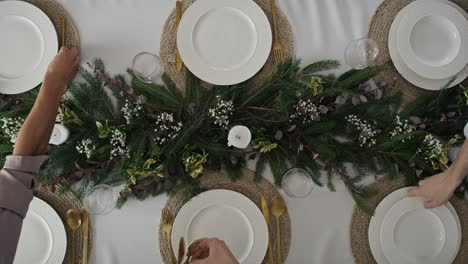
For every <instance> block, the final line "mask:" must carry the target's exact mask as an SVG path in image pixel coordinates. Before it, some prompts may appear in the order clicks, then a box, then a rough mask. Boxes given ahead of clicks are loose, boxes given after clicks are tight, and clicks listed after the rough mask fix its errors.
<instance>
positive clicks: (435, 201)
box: [409, 140, 468, 208]
mask: <svg viewBox="0 0 468 264" xmlns="http://www.w3.org/2000/svg"><path fill="white" fill-rule="evenodd" d="M467 175H468V140H465V143H464V144H463V146H462V147H461V149H460V151H459V152H458V155H457V158H456V159H455V161H454V162H453V164H452V166H450V168H449V169H448V170H447V171H445V172H443V173H440V174H437V175H435V176H432V177H430V178H427V179H424V180H422V181H420V182H419V187H416V188H412V189H411V190H410V191H409V195H410V196H420V197H423V198H425V199H426V203H425V204H424V206H425V207H426V208H434V207H438V206H441V205H443V204H445V203H447V202H448V201H449V200H450V198H452V196H453V194H454V192H455V190H456V189H457V187H458V186H459V185H460V184H461V183H462V181H463V179H464V178H465V176H467Z"/></svg>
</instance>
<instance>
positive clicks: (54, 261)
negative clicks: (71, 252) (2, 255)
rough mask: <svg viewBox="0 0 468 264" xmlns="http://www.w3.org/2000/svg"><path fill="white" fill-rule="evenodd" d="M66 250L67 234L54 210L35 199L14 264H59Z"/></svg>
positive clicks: (30, 206) (28, 214)
mask: <svg viewBox="0 0 468 264" xmlns="http://www.w3.org/2000/svg"><path fill="white" fill-rule="evenodd" d="M66 251H67V234H66V232H65V226H64V225H63V222H62V220H61V219H60V217H59V216H58V214H57V213H56V212H55V210H54V209H53V208H52V207H51V206H50V205H48V204H47V203H46V202H44V201H43V200H41V199H39V198H36V197H34V199H33V200H32V202H31V204H30V205H29V211H28V213H27V214H26V217H25V218H24V222H23V228H22V230H21V236H20V240H19V244H18V249H17V250H16V256H15V261H14V264H31V263H34V264H61V263H62V262H63V260H64V258H65V253H66Z"/></svg>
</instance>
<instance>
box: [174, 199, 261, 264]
mask: <svg viewBox="0 0 468 264" xmlns="http://www.w3.org/2000/svg"><path fill="white" fill-rule="evenodd" d="M181 237H183V238H184V239H185V241H186V243H188V244H190V243H191V242H193V241H195V240H197V239H201V238H211V237H216V238H219V239H222V240H224V241H225V242H226V244H227V246H228V247H229V248H230V249H231V251H232V253H233V254H234V256H235V257H236V259H237V260H238V261H239V263H242V264H258V263H261V262H262V260H263V258H264V257H265V253H266V250H267V245H268V227H267V225H266V223H265V219H264V218H263V214H262V212H261V211H260V209H259V208H258V207H257V206H256V205H255V203H253V202H252V201H251V200H250V199H249V198H247V197H245V196H244V195H242V194H240V193H237V192H233V191H229V190H212V191H207V192H203V193H201V194H199V195H197V196H195V197H193V198H192V199H191V200H190V201H188V202H187V203H186V204H185V205H184V206H183V207H182V208H181V209H180V211H179V213H178V214H177V216H176V219H175V221H174V225H173V228H172V248H173V249H174V254H175V255H176V256H177V252H178V249H179V240H180V238H181Z"/></svg>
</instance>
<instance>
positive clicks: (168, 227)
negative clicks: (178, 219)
mask: <svg viewBox="0 0 468 264" xmlns="http://www.w3.org/2000/svg"><path fill="white" fill-rule="evenodd" d="M162 221H163V230H164V233H165V234H166V241H167V243H169V251H170V256H171V264H176V263H177V262H176V260H175V255H174V250H173V249H172V222H173V221H174V219H173V217H172V215H171V213H170V212H169V210H167V209H163V211H162Z"/></svg>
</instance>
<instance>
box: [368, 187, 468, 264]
mask: <svg viewBox="0 0 468 264" xmlns="http://www.w3.org/2000/svg"><path fill="white" fill-rule="evenodd" d="M411 188H412V187H405V188H401V189H398V190H396V191H394V192H392V193H391V194H389V195H388V196H387V197H385V198H384V199H383V200H382V201H381V202H380V203H379V205H378V206H377V208H376V209H375V213H374V216H373V217H372V218H371V220H370V223H369V230H368V238H369V247H370V249H371V252H372V255H373V256H374V259H375V260H376V261H377V263H379V264H391V263H390V262H389V261H388V260H387V258H386V257H385V255H384V253H383V250H382V246H381V245H380V230H381V229H382V223H383V219H384V217H385V215H386V214H387V212H388V211H389V210H390V209H391V208H392V207H393V206H394V205H395V204H396V203H398V202H399V201H400V200H402V199H404V198H406V197H408V191H409V190H410V189H411ZM447 208H448V209H449V210H450V212H451V213H452V214H453V216H454V217H455V221H456V222H457V227H458V232H459V235H458V241H457V252H458V249H459V248H460V244H461V223H460V219H459V217H458V214H457V211H455V208H454V207H453V206H452V204H450V203H447ZM456 256H457V254H454V256H453V257H452V262H453V260H455V258H456Z"/></svg>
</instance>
